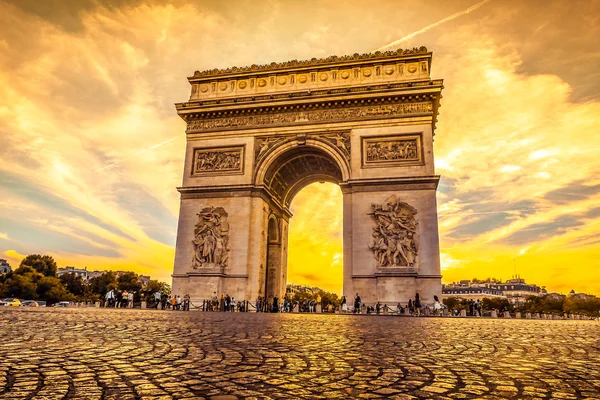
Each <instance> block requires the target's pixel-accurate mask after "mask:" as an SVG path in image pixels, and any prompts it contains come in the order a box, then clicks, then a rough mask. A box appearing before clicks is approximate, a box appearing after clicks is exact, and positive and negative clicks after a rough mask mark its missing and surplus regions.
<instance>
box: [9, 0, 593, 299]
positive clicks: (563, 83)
mask: <svg viewBox="0 0 600 400" xmlns="http://www.w3.org/2000/svg"><path fill="white" fill-rule="evenodd" d="M101 4H102V2H96V1H87V0H86V1H73V2H68V1H63V2H34V1H29V0H22V1H15V2H14V4H12V3H7V2H2V1H1V0H0V140H1V145H0V157H1V158H2V164H1V165H0V170H1V171H0V252H2V258H7V259H9V260H10V261H11V262H12V263H13V264H18V262H19V261H20V259H21V258H22V257H23V254H30V253H49V254H52V255H53V256H55V258H56V259H57V261H58V262H59V264H60V265H77V266H86V265H87V266H88V268H92V269H94V268H101V269H104V268H109V269H134V270H136V271H138V272H141V273H148V274H151V275H152V276H154V277H158V278H161V279H164V280H170V278H169V275H170V273H171V270H172V265H173V253H174V243H175V232H176V225H177V214H178V207H179V198H178V193H177V191H176V190H175V187H176V186H178V185H179V184H180V183H181V176H182V167H183V152H184V146H185V135H184V126H185V125H184V123H183V121H181V120H180V119H179V118H178V117H177V116H176V115H175V111H174V107H173V103H175V102H180V101H184V100H186V99H187V98H188V96H189V86H188V83H187V81H186V79H185V77H186V76H189V75H191V74H192V73H193V71H194V70H196V69H208V68H218V67H227V66H232V65H248V64H254V63H258V64H261V63H268V62H271V61H283V60H286V59H306V58H312V57H326V56H329V55H331V54H352V53H356V52H364V51H369V50H372V49H375V48H379V47H381V46H383V45H385V44H386V43H391V42H394V41H396V40H399V39H402V40H403V43H402V46H404V47H413V46H421V45H426V46H427V47H428V48H430V49H432V50H433V51H434V61H433V71H432V73H433V76H434V77H440V78H444V84H445V89H444V98H443V100H442V108H441V109H440V116H439V123H438V125H437V130H436V137H435V139H436V141H435V152H436V161H437V162H436V165H437V172H438V173H439V174H441V175H442V176H443V178H442V182H441V184H440V188H439V195H438V203H439V213H440V237H441V245H442V255H441V259H442V265H443V269H444V271H443V273H444V280H445V281H452V280H455V279H460V278H470V277H475V276H477V277H485V276H496V277H499V278H508V277H510V275H511V274H514V271H515V266H516V270H517V272H518V273H519V274H520V275H522V276H523V277H525V278H526V279H527V280H528V281H531V282H535V283H538V284H541V285H546V286H547V287H548V288H549V289H550V290H561V291H568V290H570V289H572V288H574V289H576V290H578V291H590V292H595V293H600V287H598V285H597V284H596V283H595V282H598V281H600V272H599V271H600V253H599V250H598V249H600V246H599V244H600V229H599V227H600V211H599V209H600V208H599V207H598V204H600V194H599V190H598V189H599V188H600V178H598V177H599V176H600V137H598V135H597V132H598V131H599V128H600V127H599V122H598V121H600V118H599V117H600V103H599V101H598V93H599V92H600V87H599V86H600V71H599V70H598V68H597V66H598V65H600V44H599V42H598V41H597V40H596V38H597V37H598V35H599V34H600V23H599V21H598V19H599V17H598V16H599V15H600V5H599V2H598V1H580V2H577V1H574V2H561V1H553V2H539V3H538V2H520V1H502V2H500V1H488V2H479V3H477V2H475V1H473V0H464V1H463V0H460V1H453V2H440V3H437V4H429V3H427V4H424V3H422V2H407V3H402V4H401V5H400V4H399V3H398V2H395V1H390V2H384V1H382V2H376V3H372V4H371V3H369V4H363V3H359V2H346V3H340V2H337V1H333V0H332V1H325V2H318V3H306V2H300V1H298V2H294V1H285V2H283V1H269V2H252V3H249V2H243V1H239V2H235V1H234V2H226V3H223V2H218V1H215V2H204V1H202V2H197V3H195V2H192V1H184V0H177V1H173V2H172V3H171V4H165V2H158V1H146V2H144V1H138V0H131V1H125V0H123V1H115V2H111V3H110V4H111V5H110V6H102V5H101ZM476 5H479V6H477V7H476V8H473V7H474V6H476ZM465 10H470V11H469V12H468V13H465V12H464V11H465ZM454 15H457V16H459V17H456V18H449V17H452V16H454ZM439 21H444V23H443V24H438V22H439ZM415 32H418V34H414V33H415ZM316 204H318V205H319V207H316V206H315V205H316ZM315 210H317V211H315ZM293 211H294V213H295V217H294V218H293V219H292V222H291V227H290V232H291V237H290V255H289V259H290V271H289V272H290V273H289V278H290V279H289V280H290V281H294V282H296V283H309V284H311V285H312V284H314V285H319V286H322V287H326V288H329V289H331V290H339V288H340V287H341V280H342V279H341V278H342V277H341V271H342V259H341V253H342V251H341V248H342V244H341V195H340V194H339V189H338V188H336V187H334V186H333V187H332V186H331V185H327V184H325V185H318V184H317V185H314V186H310V187H308V188H307V189H305V190H304V191H302V192H300V194H299V195H298V196H297V198H296V199H295V200H294V203H293Z"/></svg>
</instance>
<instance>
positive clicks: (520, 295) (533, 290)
mask: <svg viewBox="0 0 600 400" xmlns="http://www.w3.org/2000/svg"><path fill="white" fill-rule="evenodd" d="M491 286H493V287H494V288H495V289H498V290H502V291H503V292H504V295H505V296H506V298H507V299H508V301H510V302H511V303H512V304H520V303H525V300H526V299H527V297H529V296H539V295H540V294H541V293H542V289H541V288H540V287H539V286H537V285H528V284H527V283H525V279H522V278H521V277H519V276H515V277H514V278H513V279H509V280H507V281H506V282H504V283H494V284H492V285H491Z"/></svg>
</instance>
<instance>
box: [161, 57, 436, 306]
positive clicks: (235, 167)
mask: <svg viewBox="0 0 600 400" xmlns="http://www.w3.org/2000/svg"><path fill="white" fill-rule="evenodd" d="M431 58H432V54H431V53H430V52H428V51H427V49H426V48H424V47H421V48H414V49H412V50H397V51H390V52H385V53H380V52H376V53H373V54H363V55H358V54H355V55H353V56H345V57H329V58H326V59H312V60H308V61H289V62H284V63H272V64H270V65H262V66H257V65H253V66H250V67H244V68H236V67H234V68H229V69H225V70H209V71H204V72H198V71H196V72H195V73H194V76H192V77H190V78H188V80H189V82H190V84H191V86H192V90H191V96H190V99H189V101H188V102H185V103H179V104H177V105H176V107H177V113H178V114H179V116H181V118H183V120H184V121H186V123H187V129H186V134H187V148H186V156H185V168H184V175H183V185H182V186H181V187H180V188H178V190H179V192H180V193H181V208H180V215H179V226H178V231H177V246H176V253H175V267H174V272H173V293H174V294H179V295H182V296H183V295H184V294H189V295H190V296H191V299H192V301H200V300H202V299H207V298H210V296H211V295H212V293H213V292H217V293H218V294H221V293H228V294H229V295H231V296H234V297H235V298H236V299H237V300H242V299H245V300H252V301H253V300H255V299H256V298H257V297H258V296H263V297H264V296H265V295H266V296H267V297H269V298H271V297H272V296H273V295H277V296H278V297H279V298H280V299H281V298H282V296H283V295H284V293H285V285H286V273H287V251H288V249H287V246H288V226H289V220H290V218H291V217H292V214H291V212H290V209H289V207H290V203H291V201H292V199H293V198H294V195H295V194H296V193H298V191H299V190H300V189H302V188H303V187H305V186H306V185H308V184H310V183H313V182H317V181H327V182H334V183H337V184H339V185H340V187H341V189H342V194H343V248H344V255H343V262H344V282H343V291H344V294H345V295H346V297H347V298H348V299H349V300H350V299H352V298H353V297H354V294H355V293H356V292H358V293H359V294H360V295H361V297H362V299H363V301H364V302H367V303H374V302H376V301H378V300H379V301H381V302H382V304H384V303H387V304H389V305H392V304H394V305H395V304H396V303H397V302H399V301H401V302H402V303H406V302H407V301H408V299H409V298H412V297H414V295H415V292H419V293H420V295H421V298H422V299H423V300H424V302H426V303H427V302H431V301H432V298H433V296H434V295H435V294H437V295H441V275H440V257H439V239H438V221H437V206H436V189H437V185H438V181H439V176H437V175H435V172H434V162H433V132H434V129H435V122H436V116H437V110H438V107H439V103H440V98H441V91H442V87H443V85H442V80H432V79H431V78H430V74H429V71H430V69H431Z"/></svg>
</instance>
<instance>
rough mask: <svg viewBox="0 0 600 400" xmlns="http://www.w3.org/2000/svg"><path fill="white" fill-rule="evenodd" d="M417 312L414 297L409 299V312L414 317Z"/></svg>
mask: <svg viewBox="0 0 600 400" xmlns="http://www.w3.org/2000/svg"><path fill="white" fill-rule="evenodd" d="M414 313H415V306H414V304H413V301H412V299H408V314H409V315H410V316H411V317H412V316H413V315H414Z"/></svg>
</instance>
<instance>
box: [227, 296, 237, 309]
mask: <svg viewBox="0 0 600 400" xmlns="http://www.w3.org/2000/svg"><path fill="white" fill-rule="evenodd" d="M235 306H236V304H235V297H233V296H231V309H230V310H229V311H235Z"/></svg>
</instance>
